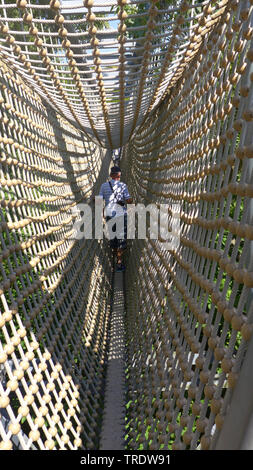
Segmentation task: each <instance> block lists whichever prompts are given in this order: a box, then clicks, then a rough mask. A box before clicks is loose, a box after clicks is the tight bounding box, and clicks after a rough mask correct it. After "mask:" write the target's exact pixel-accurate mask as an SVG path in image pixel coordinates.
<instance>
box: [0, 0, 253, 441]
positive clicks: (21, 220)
mask: <svg viewBox="0 0 253 470" xmlns="http://www.w3.org/2000/svg"><path fill="white" fill-rule="evenodd" d="M252 10H253V1H252V0H250V1H249V0H240V1H239V0H230V1H226V0H222V1H219V2H217V1H200V0H195V1H194V0H192V1H185V0H183V1H176V0H175V1H169V0H160V1H150V2H143V1H140V0H136V1H128V2H127V1H126V0H118V2H116V1H113V0H108V1H104V2H100V1H99V0H97V1H95V0H94V1H93V0H85V1H84V2H81V1H79V0H75V1H71V2H70V1H67V0H66V1H65V0H62V1H61V2H60V1H59V0H51V1H44V0H43V1H36V0H34V1H30V3H29V2H28V1H26V0H17V2H16V3H15V2H11V1H7V0H1V3H0V113H1V114H0V118H1V119H0V126H1V136H0V196H1V205H0V244H1V245H0V246H1V248H0V313H1V315H0V327H1V333H0V334H1V337H0V339H1V342H0V376H1V382H0V413H1V419H0V438H1V442H0V448H1V449H2V450H6V449H7V450H10V449H24V450H31V449H38V450H40V449H42V450H47V449H50V450H53V449H55V450H58V449H70V450H75V449H98V448H99V446H100V443H99V440H100V428H101V420H102V417H103V408H104V386H105V377H106V367H107V346H108V336H109V334H108V331H109V324H110V313H111V296H112V285H113V283H112V259H111V254H110V250H109V249H108V243H107V242H106V241H105V240H96V239H84V238H82V239H76V238H75V237H74V232H75V230H74V222H75V221H76V220H77V218H78V215H77V214H76V213H75V211H74V210H73V209H74V208H75V207H76V206H77V204H79V203H83V202H90V201H91V199H92V197H93V196H94V195H96V194H98V191H99V188H100V185H101V183H102V182H104V181H105V180H106V178H107V177H108V170H109V166H110V163H111V154H112V150H113V149H118V148H121V167H122V171H123V176H124V178H123V180H125V181H126V182H127V184H128V187H129V190H130V194H131V195H132V196H133V199H134V201H137V202H140V203H143V204H145V205H149V204H151V203H155V204H156V205H157V206H158V207H159V206H162V205H164V204H166V205H167V206H168V214H169V224H171V223H172V216H173V207H174V205H175V204H176V205H177V207H179V208H180V209H179V210H180V229H179V231H180V243H179V245H178V246H177V248H171V249H166V247H165V244H164V240H163V239H162V238H161V237H160V238H159V239H157V240H155V239H152V238H146V239H142V240H138V239H135V240H131V241H129V242H128V248H127V249H128V255H127V259H128V263H127V269H126V273H125V293H126V296H125V302H126V316H125V324H126V350H127V359H126V369H125V373H126V378H127V391H126V403H125V408H126V428H125V446H126V448H128V449H151V450H152V449H175V450H180V449H217V448H219V447H221V446H222V445H224V444H222V443H224V442H226V439H227V440H228V438H229V439H230V440H231V442H235V441H236V440H235V441H233V439H234V438H235V436H231V434H230V433H231V426H229V422H230V421H229V419H230V420H231V416H233V413H234V414H235V413H236V410H237V409H238V407H239V409H240V406H241V404H240V402H238V400H237V399H236V397H238V396H239V397H241V401H242V402H243V404H244V407H246V411H245V413H246V418H245V420H244V422H243V416H241V421H240V420H239V422H236V429H235V433H234V434H237V436H236V439H237V441H236V443H235V444H233V445H234V446H235V447H236V448H240V446H241V445H242V442H243V441H244V438H245V436H246V434H247V424H248V423H247V420H249V418H250V415H251V413H252V408H251V405H252V404H250V400H248V402H247V400H246V398H245V397H246V395H247V393H248V391H250V390H252V389H250V386H251V385H252V370H251V373H250V372H249V373H248V375H247V373H245V367H246V366H247V363H248V357H249V354H250V351H251V349H252V343H251V336H252V328H253V327H252V320H253V318H252V317H253V302H252V300H253V296H252V288H253V252H252V240H253V226H252V215H253V206H252V198H253V185H252V179H253V175H252V171H253V167H252V158H253V147H252V135H253V126H252V121H253V107H252V104H253V103H252V99H253V86H252V81H253V68H252V62H253V44H252V37H253V27H252V17H253V11H252ZM246 372H247V371H246ZM245 374H246V376H247V381H246V383H245V379H244V375H245ZM250 384H251V385H250ZM251 395H252V394H251ZM243 397H244V398H243ZM241 415H243V409H242V410H241ZM232 423H233V425H235V421H234V422H232ZM235 447H234V448H235Z"/></svg>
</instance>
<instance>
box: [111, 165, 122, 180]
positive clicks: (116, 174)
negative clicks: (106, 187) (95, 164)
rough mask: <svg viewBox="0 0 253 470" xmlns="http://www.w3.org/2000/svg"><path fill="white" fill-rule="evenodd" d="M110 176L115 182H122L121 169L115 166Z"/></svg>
mask: <svg viewBox="0 0 253 470" xmlns="http://www.w3.org/2000/svg"><path fill="white" fill-rule="evenodd" d="M110 176H111V178H112V179H114V180H120V177H121V169H120V167H119V166H113V167H112V168H111V173H110Z"/></svg>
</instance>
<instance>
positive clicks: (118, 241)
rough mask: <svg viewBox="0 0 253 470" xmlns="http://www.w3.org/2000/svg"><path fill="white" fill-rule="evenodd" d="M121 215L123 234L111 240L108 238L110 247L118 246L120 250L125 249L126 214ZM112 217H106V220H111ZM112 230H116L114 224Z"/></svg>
mask: <svg viewBox="0 0 253 470" xmlns="http://www.w3.org/2000/svg"><path fill="white" fill-rule="evenodd" d="M123 217H124V234H123V238H117V237H116V236H115V237H114V238H113V239H112V240H109V241H110V247H111V248H114V249H116V248H119V249H121V250H125V249H126V245H127V214H124V216H123ZM113 218H114V217H106V222H108V220H111V219H113ZM112 231H113V232H115V231H116V224H115V225H113V226H112Z"/></svg>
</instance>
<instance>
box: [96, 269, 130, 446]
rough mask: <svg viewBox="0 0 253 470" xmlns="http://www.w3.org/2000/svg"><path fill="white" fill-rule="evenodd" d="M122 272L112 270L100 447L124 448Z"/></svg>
mask: <svg viewBox="0 0 253 470" xmlns="http://www.w3.org/2000/svg"><path fill="white" fill-rule="evenodd" d="M123 276H124V274H123V273H121V272H120V273H117V272H116V273H115V274H114V292H113V304H112V317H111V324H110V343H109V352H108V366H107V377H106V387H105V409H104V416H103V422H102V430H101V439H100V450H124V434H125V409H126V408H125V405H126V398H125V320H124V316H125V301H124V289H123Z"/></svg>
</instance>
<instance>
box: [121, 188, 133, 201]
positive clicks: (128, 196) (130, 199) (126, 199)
mask: <svg viewBox="0 0 253 470" xmlns="http://www.w3.org/2000/svg"><path fill="white" fill-rule="evenodd" d="M123 195H124V199H125V202H126V204H133V198H131V196H130V194H129V191H128V187H127V185H125V188H124V192H123Z"/></svg>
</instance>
